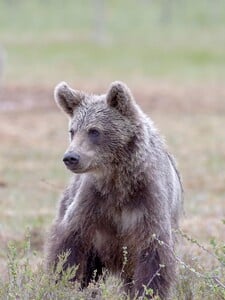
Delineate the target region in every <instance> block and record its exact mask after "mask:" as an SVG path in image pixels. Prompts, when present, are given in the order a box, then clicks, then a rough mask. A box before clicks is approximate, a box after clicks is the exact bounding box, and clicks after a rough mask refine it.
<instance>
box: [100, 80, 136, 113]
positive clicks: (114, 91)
mask: <svg viewBox="0 0 225 300" xmlns="http://www.w3.org/2000/svg"><path fill="white" fill-rule="evenodd" d="M106 101H107V103H108V105H109V106H110V107H113V108H115V109H117V110H118V111H119V112H120V113H121V114H122V115H124V116H130V115H133V113H134V112H135V101H134V98H133V96H132V94H131V91H130V90H129V88H128V87H127V86H126V84H124V83H123V82H120V81H114V82H113V83H111V85H110V88H109V90H108V93H107V94H106Z"/></svg>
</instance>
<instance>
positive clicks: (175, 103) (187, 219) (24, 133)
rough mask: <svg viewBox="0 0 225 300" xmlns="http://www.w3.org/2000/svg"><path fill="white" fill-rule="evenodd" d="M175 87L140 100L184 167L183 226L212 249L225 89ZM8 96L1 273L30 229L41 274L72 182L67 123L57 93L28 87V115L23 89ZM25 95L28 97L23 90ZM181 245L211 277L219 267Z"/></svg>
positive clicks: (224, 175)
mask: <svg viewBox="0 0 225 300" xmlns="http://www.w3.org/2000/svg"><path fill="white" fill-rule="evenodd" d="M84 85H85V84H84ZM162 87H164V88H162ZM172 87H173V88H171V87H169V85H168V84H165V83H158V85H155V86H153V85H152V87H151V89H150V88H149V90H144V91H143V90H140V89H138V88H137V89H136V91H135V94H136V95H137V96H138V99H139V103H140V104H141V105H142V106H143V107H144V109H145V111H146V112H147V113H149V115H150V116H151V117H152V119H153V120H154V121H155V123H156V124H157V126H158V128H160V131H161V132H162V134H163V135H164V136H166V139H167V142H168V145H169V149H170V150H171V152H172V153H174V155H175V156H176V158H177V160H178V162H179V169H180V171H181V174H182V177H183V182H184V189H185V201H184V208H185V216H184V217H183V219H182V222H181V228H182V229H183V230H184V231H185V232H187V233H188V234H189V235H191V236H192V237H194V238H196V239H197V240H198V242H199V243H201V244H202V245H203V246H204V247H207V248H208V249H209V248H210V247H209V240H212V239H217V240H219V241H224V239H225V231H224V225H223V224H222V219H224V215H225V206H224V201H225V199H224V198H225V185H224V182H225V140H224V124H225V116H224V114H223V113H221V112H224V110H225V104H224V103H223V102H222V101H221V99H222V96H223V95H224V89H223V87H221V86H220V85H217V87H216V88H215V86H213V87H212V86H211V87H210V86H207V87H206V90H207V91H208V92H207V93H206V91H205V88H204V86H203V85H199V86H195V87H194V88H193V87H190V86H189V90H188V87H187V86H186V87H182V88H181V87H176V86H175V85H173V86H172ZM96 89H97V87H96ZM9 91H10V88H8V90H5V93H3V94H2V95H1V98H2V100H3V101H2V102H4V103H7V105H8V106H7V105H6V104H4V106H2V107H0V109H1V111H0V120H1V129H0V141H1V142H0V143H1V144H0V165H1V169H0V199H1V201H0V219H1V223H0V242H1V245H2V247H1V251H0V271H1V273H2V274H4V276H5V275H6V257H7V250H6V245H7V243H8V242H9V241H11V240H14V241H16V244H17V246H18V248H20V247H22V245H23V242H24V236H25V233H26V229H27V228H28V227H29V228H30V232H31V247H32V249H33V250H36V251H37V256H36V257H35V258H34V260H33V262H32V263H33V265H34V268H35V265H37V262H39V261H41V259H42V258H43V251H42V249H43V248H42V247H43V242H44V236H45V232H46V230H47V229H48V227H49V225H50V223H51V221H52V219H53V217H54V215H55V211H56V203H57V198H58V197H59V195H60V193H61V191H62V190H63V188H64V186H65V184H66V182H67V181H68V178H69V176H70V174H69V173H68V171H67V170H66V169H65V168H64V166H63V164H62V162H61V157H62V154H63V152H64V150H65V149H66V145H67V120H66V118H65V117H64V116H63V114H61V113H60V112H59V111H58V110H57V109H56V108H55V106H54V105H52V103H51V101H50V94H51V89H48V88H45V89H43V88H41V87H40V88H39V89H35V90H34V93H33V90H29V89H28V90H27V91H26V93H25V96H26V99H27V101H28V102H29V103H30V105H29V106H28V109H27V106H26V105H24V106H23V105H22V104H21V102H19V101H18V103H17V102H16V98H17V89H15V93H13V92H12V91H11V93H12V94H11V95H13V96H12V97H11V101H7V93H9ZM38 91H42V92H38ZM43 91H44V92H43ZM49 91H50V92H49ZM195 91H197V92H196V93H195ZM29 95H33V97H32V98H29ZM190 95H192V96H190ZM196 95H200V96H199V97H197V96H196ZM40 96H41V97H40ZM189 96H190V98H189ZM20 97H21V99H23V92H20ZM45 98H46V102H45ZM13 99H14V100H13ZM37 99H39V102H38V103H37V102H35V101H37ZM173 99H175V100H173ZM188 99H190V103H188V104H187V101H188ZM196 99H198V101H196ZM209 99H210V100H209ZM181 244H182V245H181V246H180V247H179V248H178V249H179V250H178V254H179V256H181V257H183V258H184V259H185V260H186V262H188V263H189V262H190V264H192V263H193V260H194V262H195V264H198V265H199V264H200V265H203V266H204V271H205V270H206V271H207V270H211V269H212V268H213V267H214V266H215V259H214V258H210V257H211V256H210V257H209V256H208V255H207V253H206V252H205V250H203V249H202V248H200V247H198V246H196V245H195V244H194V243H190V242H186V243H184V242H182V243H181ZM210 251H211V250H210ZM190 299H191V298H190ZM196 299H197V298H196Z"/></svg>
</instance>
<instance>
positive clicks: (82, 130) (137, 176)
mask: <svg viewBox="0 0 225 300" xmlns="http://www.w3.org/2000/svg"><path fill="white" fill-rule="evenodd" d="M54 95H55V101H56V103H57V105H58V106H59V107H60V108H61V109H62V110H63V111H64V112H65V113H66V114H67V116H68V117H69V134H70V144H69V147H68V149H67V151H66V153H65V154H64V157H63V161H64V163H65V165H66V167H67V168H68V169H69V170H70V171H71V172H72V173H73V178H72V181H71V183H70V185H69V186H68V187H67V188H66V190H65V192H64V194H63V196H62V198H61V201H60V204H59V210H58V214H57V217H56V219H55V221H54V224H53V225H52V228H51V230H50V233H49V237H48V240H47V247H46V252H47V253H46V254H47V255H46V257H47V266H48V268H54V267H55V266H56V265H57V262H58V259H59V256H60V254H63V253H65V252H68V253H69V254H68V257H67V260H66V262H65V264H64V266H63V268H65V269H66V268H68V267H69V266H73V265H77V266H78V269H77V272H76V276H75V278H74V280H78V281H79V282H80V283H81V286H82V287H86V286H87V285H88V283H89V282H90V281H91V280H93V278H94V279H95V280H97V279H98V277H99V276H101V275H102V270H103V269H106V270H108V271H109V272H110V273H112V274H117V275H119V276H121V277H122V279H123V282H124V289H125V291H126V292H127V293H128V295H129V296H130V297H131V298H133V297H135V296H136V295H138V296H142V295H143V294H144V288H145V287H146V288H151V289H152V290H153V293H154V295H159V296H160V297H161V298H162V299H166V298H167V297H168V295H169V290H170V287H171V285H172V284H173V283H174V281H175V259H174V255H173V249H174V242H175V236H174V229H176V228H177V227H178V219H179V215H180V208H181V202H182V201H181V199H182V185H181V181H180V177H179V173H178V171H177V168H176V164H175V162H174V159H173V157H172V156H171V155H170V154H169V153H168V151H167V150H166V147H165V144H164V142H163V140H162V138H161V137H160V135H159V133H158V131H157V130H156V128H155V126H154V124H153V122H152V121H151V119H150V118H148V117H147V116H146V115H145V114H144V113H143V112H142V110H141V109H140V107H139V106H138V105H137V103H136V102H135V100H134V97H133V95H132V93H131V92H130V90H129V88H128V87H127V86H126V85H125V84H124V83H122V82H113V83H112V84H111V86H110V87H109V89H108V91H107V93H106V94H104V95H90V94H86V93H84V92H82V91H78V90H74V89H72V88H70V87H69V86H68V85H67V84H66V83H65V82H62V83H60V84H58V85H57V86H56V88H55V94H54ZM124 249H126V252H127V255H126V256H127V257H126V263H124ZM94 274H95V275H94Z"/></svg>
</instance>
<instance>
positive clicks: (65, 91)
mask: <svg viewBox="0 0 225 300" xmlns="http://www.w3.org/2000/svg"><path fill="white" fill-rule="evenodd" d="M54 98H55V102H56V104H57V105H58V106H59V108H61V109H62V110H63V111H64V112H65V113H66V114H67V115H69V117H72V116H73V113H74V109H75V108H76V106H78V105H79V104H80V103H81V101H82V99H83V98H84V93H82V92H80V91H76V90H73V89H71V88H70V87H69V85H68V84H67V83H66V82H60V83H59V84H58V85H57V86H56V87H55V91H54Z"/></svg>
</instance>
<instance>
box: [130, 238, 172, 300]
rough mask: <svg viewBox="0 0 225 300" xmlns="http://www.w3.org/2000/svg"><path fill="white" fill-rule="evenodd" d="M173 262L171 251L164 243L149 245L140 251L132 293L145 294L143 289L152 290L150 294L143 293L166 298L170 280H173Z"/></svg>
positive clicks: (150, 296) (149, 296)
mask: <svg viewBox="0 0 225 300" xmlns="http://www.w3.org/2000/svg"><path fill="white" fill-rule="evenodd" d="M174 276H175V262H174V257H173V254H172V251H170V250H169V249H166V246H165V245H159V244H157V245H156V244H155V245H151V246H150V247H148V248H146V249H145V250H143V251H141V253H140V255H139V258H138V262H137V266H136V270H135V274H134V286H133V289H132V294H133V295H135V293H136V294H138V296H143V295H145V291H146V290H148V289H151V290H152V292H153V293H152V295H145V297H148V298H149V299H151V298H152V297H154V296H155V295H159V296H160V299H167V297H168V295H169V290H170V286H171V282H173V281H174Z"/></svg>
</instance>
